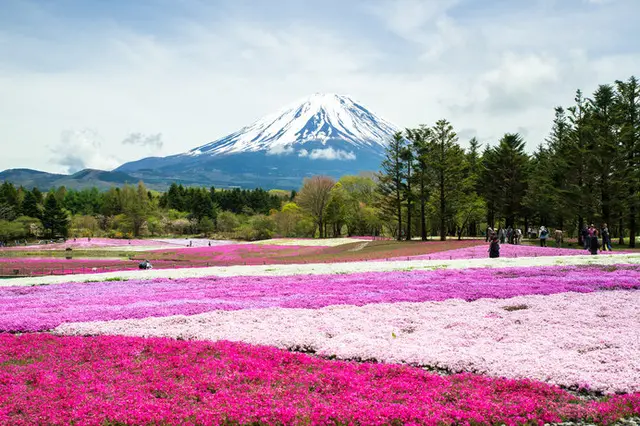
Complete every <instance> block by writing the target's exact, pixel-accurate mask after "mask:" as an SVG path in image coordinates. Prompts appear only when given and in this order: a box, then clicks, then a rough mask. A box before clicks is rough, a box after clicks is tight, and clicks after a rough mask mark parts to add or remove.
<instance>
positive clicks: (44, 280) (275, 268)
mask: <svg viewBox="0 0 640 426" xmlns="http://www.w3.org/2000/svg"><path fill="white" fill-rule="evenodd" d="M616 264H640V254H617V255H611V256H588V255H587V256H545V257H519V258H499V259H489V258H485V259H453V260H402V261H384V260H374V261H360V262H338V263H308V264H289V265H253V266H250V265H249V266H245V265H237V266H223V267H221V266H214V267H209V268H180V269H154V270H135V271H120V272H107V273H99V274H95V273H94V274H78V275H62V276H43V277H29V278H12V279H8V280H0V286H30V285H47V284H60V283H71V282H85V281H95V280H107V279H109V278H121V279H136V280H140V279H153V278H172V279H179V278H197V277H211V276H220V277H228V276H285V275H317V274H349V273H357V272H386V271H407V270H429V269H442V268H451V269H464V268H492V267H494V268H504V267H510V266H512V267H523V266H554V265H616Z"/></svg>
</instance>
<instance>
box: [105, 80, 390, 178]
mask: <svg viewBox="0 0 640 426" xmlns="http://www.w3.org/2000/svg"><path fill="white" fill-rule="evenodd" d="M398 130H399V129H398V127H396V126H394V125H393V124H391V123H390V122H388V121H386V120H384V119H382V118H380V117H379V116H377V115H375V114H374V113H373V112H371V111H370V110H368V109H367V108H365V107H364V106H362V105H361V104H359V103H358V102H356V101H354V100H353V99H351V98H350V97H348V96H342V95H336V94H320V93H316V94H314V95H312V96H310V97H308V98H305V99H302V100H300V101H298V102H295V103H294V104H292V105H289V106H287V107H285V108H283V109H281V110H280V111H278V112H276V113H274V114H270V115H267V116H265V117H264V118H261V119H259V120H258V121H256V122H254V123H253V124H250V125H249V126H246V127H243V128H242V129H240V130H238V131H237V132H234V133H232V134H230V135H228V136H225V137H223V138H221V139H218V140H215V141H213V142H210V143H207V144H205V145H202V146H200V147H197V148H194V149H191V150H190V151H187V152H185V153H182V154H177V155H172V156H169V157H149V158H144V159H142V160H138V161H133V162H130V163H126V164H123V165H122V166H120V167H118V168H117V169H116V170H115V171H117V172H123V173H126V174H128V175H130V176H133V177H135V178H139V179H143V180H144V181H145V182H147V183H150V184H154V183H155V184H156V185H157V184H160V183H161V182H165V183H166V182H173V181H177V182H181V183H184V184H197V185H215V186H226V187H229V186H238V187H256V186H261V187H263V188H281V189H295V188H298V187H299V186H300V183H301V181H302V179H303V178H304V177H307V176H313V175H317V174H324V175H329V176H334V177H340V176H342V175H345V174H357V173H359V172H361V171H376V170H378V169H379V167H380V162H381V160H382V157H383V154H384V149H385V146H386V144H387V142H388V140H389V139H390V138H391V137H392V135H393V134H394V133H395V132H397V131H398Z"/></svg>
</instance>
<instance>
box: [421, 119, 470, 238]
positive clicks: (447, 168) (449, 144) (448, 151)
mask: <svg viewBox="0 0 640 426" xmlns="http://www.w3.org/2000/svg"><path fill="white" fill-rule="evenodd" d="M429 145H430V148H429V151H430V153H431V155H430V156H429V159H428V167H429V168H430V169H431V170H432V171H433V175H434V181H435V189H434V193H435V194H436V195H437V197H438V199H437V203H438V206H437V210H438V216H439V219H440V240H441V241H446V239H447V222H448V220H449V219H451V218H453V216H454V214H455V212H454V208H453V207H454V206H455V205H456V203H458V202H459V200H460V197H461V196H462V194H463V185H464V182H463V181H464V168H465V157H464V151H463V150H462V148H460V146H459V145H458V136H457V135H456V133H455V132H454V131H453V126H452V125H451V124H450V123H449V122H448V121H447V120H438V121H437V122H436V124H435V126H433V128H432V131H431V138H430V140H429Z"/></svg>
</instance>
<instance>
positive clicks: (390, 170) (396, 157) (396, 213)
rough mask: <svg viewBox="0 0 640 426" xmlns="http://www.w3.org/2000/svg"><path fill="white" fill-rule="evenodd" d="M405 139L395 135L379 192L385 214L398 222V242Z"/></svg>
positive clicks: (390, 143)
mask: <svg viewBox="0 0 640 426" xmlns="http://www.w3.org/2000/svg"><path fill="white" fill-rule="evenodd" d="M404 148H405V139H404V137H403V136H402V133H401V132H397V133H396V134H395V135H393V139H391V141H390V142H389V144H388V145H387V148H386V152H385V158H384V160H382V166H381V167H382V172H381V174H380V185H379V191H380V195H381V208H382V210H383V212H385V213H386V214H388V215H389V216H391V217H394V218H395V220H396V222H397V228H396V230H397V235H396V238H397V240H398V241H400V240H402V192H403V188H404V180H403V179H404V176H405V162H404V161H403V159H402V153H403V150H404Z"/></svg>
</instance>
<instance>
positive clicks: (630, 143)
mask: <svg viewBox="0 0 640 426" xmlns="http://www.w3.org/2000/svg"><path fill="white" fill-rule="evenodd" d="M616 87H617V94H616V104H617V105H616V107H617V108H616V110H617V114H618V121H619V123H620V141H621V148H622V167H621V170H622V174H621V179H622V181H623V182H624V183H625V185H624V186H625V189H626V191H625V192H626V208H627V225H628V227H629V247H632V248H635V246H636V229H637V226H638V225H637V216H638V212H639V210H640V209H639V207H638V204H639V202H640V200H639V194H638V192H639V191H640V186H639V185H640V85H639V84H638V79H637V78H635V77H631V78H629V80H627V81H626V82H623V81H616Z"/></svg>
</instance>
